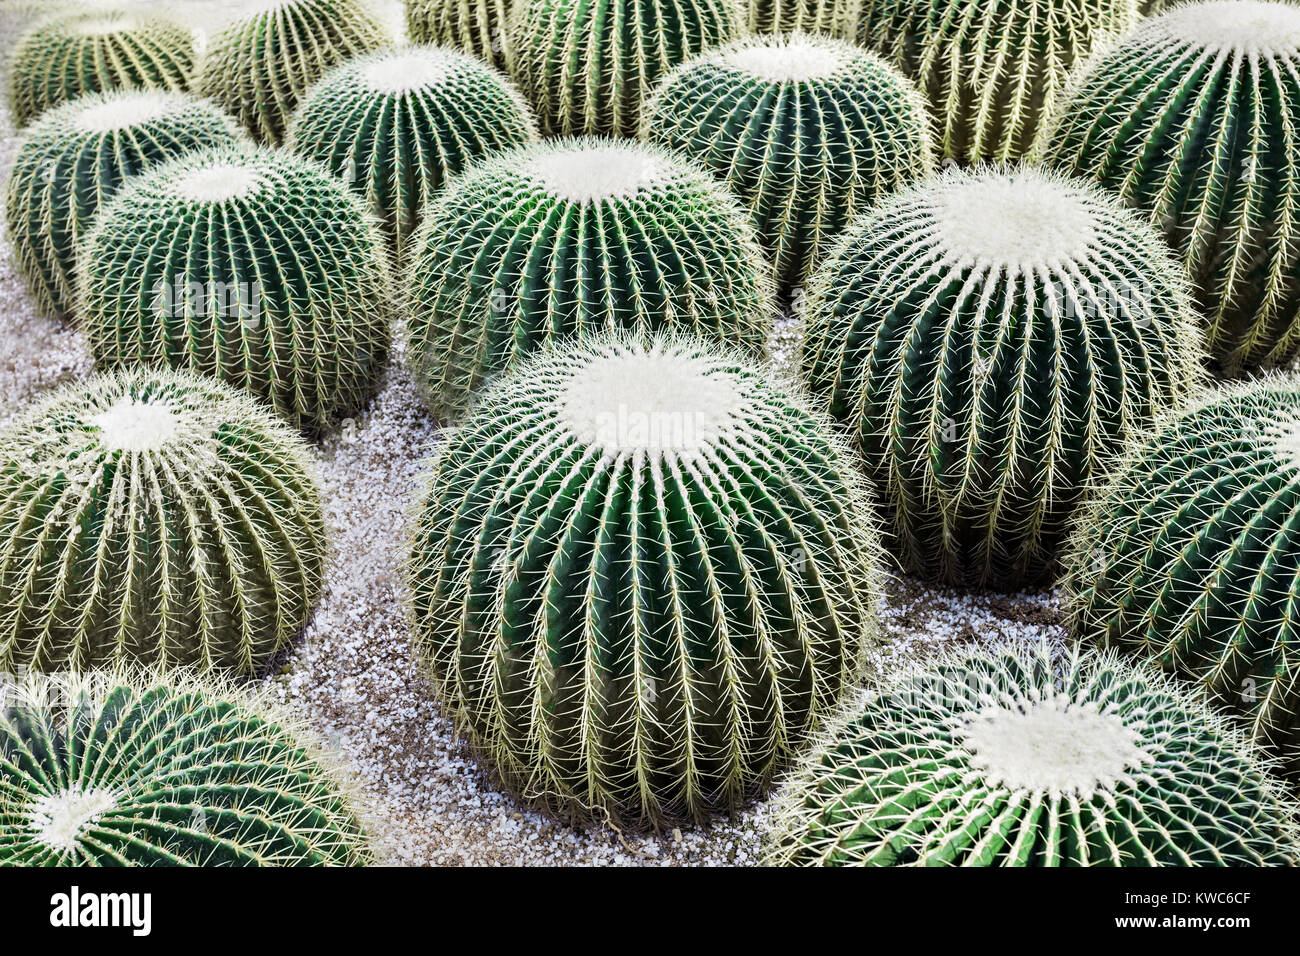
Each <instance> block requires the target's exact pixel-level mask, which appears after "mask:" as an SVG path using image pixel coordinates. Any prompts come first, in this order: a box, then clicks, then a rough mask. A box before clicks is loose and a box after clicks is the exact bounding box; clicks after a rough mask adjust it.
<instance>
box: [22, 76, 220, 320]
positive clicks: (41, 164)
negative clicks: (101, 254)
mask: <svg viewBox="0 0 1300 956" xmlns="http://www.w3.org/2000/svg"><path fill="white" fill-rule="evenodd" d="M238 137H239V132H238V130H237V129H236V127H235V125H234V123H233V122H232V121H231V119H230V118H229V117H227V116H226V115H225V114H223V113H222V112H221V111H220V110H218V109H217V108H216V107H214V106H212V105H211V104H209V103H205V102H203V101H201V100H196V99H193V98H192V97H190V96H187V95H185V94H183V93H168V92H159V91H154V90H145V91H126V92H122V91H113V92H109V93H89V94H87V95H85V96H82V97H79V98H78V99H76V100H73V101H72V102H70V103H65V104H63V105H62V106H58V107H55V108H54V109H52V110H50V111H49V112H48V113H46V114H44V115H43V116H42V117H41V118H40V120H39V121H38V122H37V123H36V124H35V125H34V126H32V127H31V129H30V130H29V131H28V133H27V136H26V137H25V139H24V140H23V143H22V145H21V147H20V148H19V150H18V156H17V158H16V159H15V160H14V168H13V172H12V174H11V175H10V177H9V183H8V185H7V187H6V190H5V218H6V223H7V225H8V229H9V236H10V240H11V241H12V242H13V246H14V253H15V260H16V261H17V264H18V269H19V272H21V273H22V275H23V277H24V278H25V279H26V280H27V282H28V284H29V285H30V286H31V288H32V292H33V294H34V295H35V297H36V305H37V308H39V309H40V311H41V312H42V313H44V314H46V315H62V314H66V313H68V312H70V311H71V309H72V300H73V295H74V288H75V286H74V280H73V268H74V266H75V263H76V245H77V242H78V241H79V239H80V237H81V235H82V234H83V233H84V232H85V231H86V229H87V228H88V227H89V224H90V221H91V219H92V218H93V217H94V215H95V213H96V212H98V211H99V208H100V207H101V206H103V204H104V203H105V202H107V201H108V200H109V199H111V198H112V197H113V196H114V195H115V194H116V193H117V191H118V189H119V187H120V186H121V185H122V182H123V180H125V179H127V178H128V177H130V176H134V175H136V174H138V173H140V172H143V171H144V170H146V169H149V168H150V167H152V166H155V165H157V164H158V163H160V162H162V161H163V160H165V159H170V158H172V157H175V156H179V155H181V154H183V153H186V152H190V151H193V150H198V149H203V148H205V147H210V146H220V145H233V144H234V143H235V142H237V141H238Z"/></svg>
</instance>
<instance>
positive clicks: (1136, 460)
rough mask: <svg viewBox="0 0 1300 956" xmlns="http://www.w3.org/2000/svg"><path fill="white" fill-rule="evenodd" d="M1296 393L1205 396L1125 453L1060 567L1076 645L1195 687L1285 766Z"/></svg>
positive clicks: (1257, 386)
mask: <svg viewBox="0 0 1300 956" xmlns="http://www.w3.org/2000/svg"><path fill="white" fill-rule="evenodd" d="M1297 435H1300V381H1297V380H1296V379H1294V378H1291V377H1277V376H1267V377H1265V378H1263V379H1261V380H1259V381H1256V382H1252V383H1248V384H1241V385H1237V386H1234V387H1232V388H1229V389H1226V390H1224V391H1221V392H1212V393H1208V394H1205V395H1203V396H1201V397H1199V398H1198V400H1197V401H1196V402H1195V403H1192V404H1191V405H1189V406H1188V407H1187V408H1186V409H1184V410H1180V411H1179V412H1177V413H1171V414H1170V415H1168V416H1166V417H1165V418H1164V419H1163V420H1162V421H1161V422H1160V423H1159V424H1158V426H1157V427H1156V428H1155V429H1154V430H1153V431H1151V432H1149V433H1148V434H1147V435H1144V436H1143V437H1142V439H1141V440H1140V441H1138V442H1135V443H1133V444H1132V446H1131V448H1130V450H1129V453H1128V454H1127V456H1126V457H1125V458H1124V459H1123V460H1122V461H1121V462H1120V463H1119V464H1117V465H1116V466H1115V468H1114V469H1113V471H1112V474H1111V478H1110V480H1109V481H1108V482H1107V484H1106V485H1105V486H1104V487H1103V488H1102V490H1101V492H1100V493H1099V494H1098V495H1097V496H1096V497H1095V499H1094V501H1093V503H1092V505H1091V507H1090V509H1089V512H1088V514H1087V520H1086V521H1081V522H1080V526H1079V530H1078V531H1077V532H1076V535H1075V538H1074V540H1073V542H1072V548H1071V555H1070V558H1069V562H1068V568H1069V576H1068V578H1067V586H1068V593H1069V602H1068V607H1069V620H1070V622H1071V625H1072V626H1073V629H1074V631H1075V633H1076V634H1077V635H1078V636H1079V637H1080V638H1082V639H1086V640H1095V641H1099V642H1103V643H1105V644H1107V645H1111V646H1116V647H1119V648H1122V649H1124V650H1126V651H1130V652H1133V653H1136V654H1141V655H1143V656H1145V657H1149V658H1151V659H1153V660H1154V661H1156V662H1158V663H1159V664H1160V665H1161V666H1163V667H1165V668H1167V669H1170V670H1173V671H1176V672H1178V673H1180V674H1184V675H1186V676H1189V677H1192V678H1195V679H1196V680H1197V681H1198V682H1199V683H1200V684H1201V685H1203V686H1205V687H1206V688H1207V689H1209V690H1210V691H1211V692H1212V693H1213V694H1214V695H1215V696H1216V698H1217V699H1218V700H1219V701H1221V702H1222V703H1223V704H1225V705H1226V706H1227V707H1229V708H1231V709H1233V710H1234V711H1236V712H1237V713H1239V714H1242V715H1243V716H1244V717H1245V719H1246V720H1247V721H1248V724H1249V727H1250V730H1251V733H1252V734H1253V735H1254V736H1255V737H1256V738H1257V739H1259V740H1261V741H1265V742H1268V743H1270V744H1272V745H1275V746H1276V747H1278V748H1279V750H1280V751H1281V752H1283V753H1285V754H1288V755H1290V751H1291V750H1292V749H1293V748H1294V745H1295V743H1296V742H1297V739H1298V738H1300V722H1298V721H1297V717H1296V715H1297V710H1298V709H1300V655H1297V652H1296V639H1295V636H1294V635H1295V630H1296V628H1297V627H1298V626H1300V614H1298V613H1297V608H1296V599H1295V594H1296V590H1297V584H1296V582H1297V581H1300V540H1297V536H1296V525H1297V520H1296V515H1297V513H1300V455H1297V449H1300V442H1297Z"/></svg>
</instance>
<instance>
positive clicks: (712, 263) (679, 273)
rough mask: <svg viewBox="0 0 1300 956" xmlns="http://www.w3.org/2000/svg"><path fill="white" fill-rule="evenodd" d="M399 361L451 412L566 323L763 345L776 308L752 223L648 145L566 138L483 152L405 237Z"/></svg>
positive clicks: (714, 186) (704, 177) (693, 170)
mask: <svg viewBox="0 0 1300 956" xmlns="http://www.w3.org/2000/svg"><path fill="white" fill-rule="evenodd" d="M409 273H410V282H411V286H412V301H411V306H410V308H409V309H408V310H407V311H408V314H409V323H408V325H409V330H410V342H411V353H412V357H413V359H414V361H415V363H416V365H417V367H418V368H419V369H420V372H421V376H422V378H423V380H424V382H425V383H426V385H427V386H428V390H429V402H430V404H431V406H432V408H433V410H434V411H435V413H436V414H438V415H439V416H441V417H443V418H444V419H446V418H452V417H455V416H456V415H458V414H459V413H460V412H462V411H463V410H464V408H465V406H466V405H467V404H468V402H469V400H470V395H471V393H472V392H473V391H474V389H476V388H477V387H478V386H479V384H480V383H481V382H482V381H483V379H484V377H485V376H486V375H488V374H490V373H492V372H496V371H499V370H501V369H503V368H506V367H507V366H509V365H510V364H511V363H512V362H514V361H515V360H517V359H518V358H520V357H522V356H524V355H527V354H529V353H531V352H534V351H536V350H537V349H539V348H541V347H542V346H544V345H546V344H547V343H549V342H551V341H553V340H555V339H558V338H561V337H564V336H566V335H569V334H572V333H576V332H587V331H591V330H601V329H609V328H625V329H632V330H635V331H638V332H642V333H644V332H651V331H655V330H657V329H684V330H691V331H698V332H703V333H708V334H712V335H715V336H717V337H718V338H721V339H725V340H727V341H729V342H732V343H735V344H737V345H740V346H743V347H745V348H748V349H750V350H752V351H756V352H757V351H761V350H762V349H763V347H764V346H765V343H766V340H767V336H768V333H769V331H770V327H771V320H772V317H773V314H774V311H775V306H774V302H773V292H772V282H771V278H770V276H769V270H768V266H767V263H766V262H765V260H764V258H763V253H762V250H761V249H760V248H759V245H758V240H757V239H756V237H755V234H754V230H753V227H752V226H751V225H750V224H749V222H748V221H747V217H746V216H745V213H744V211H743V210H742V209H741V208H740V207H739V205H738V204H737V203H736V201H735V200H734V199H733V198H732V197H731V196H730V195H728V194H727V192H726V191H725V190H724V189H723V188H722V187H721V186H720V185H719V184H718V183H717V182H716V181H715V180H714V179H713V177H711V176H710V175H709V174H708V173H707V172H705V171H704V170H703V169H700V168H698V167H696V166H695V165H694V164H692V163H690V162H688V161H686V160H685V159H683V158H681V157H678V156H677V155H676V154H673V153H670V152H669V151H668V150H665V149H663V148H661V147H657V146H651V145H646V144H639V143H633V142H624V141H615V140H601V139H586V138H583V139H575V140H558V141H556V140H552V141H549V142H544V143H538V144H535V145H527V146H522V147H519V148H518V149H514V150H511V151H509V152H505V153H500V154H497V155H495V156H493V157H490V158H488V159H486V160H484V161H483V162H482V163H480V164H478V165H477V166H475V167H473V168H472V169H470V170H469V171H468V172H467V173H465V174H464V175H463V176H461V177H459V178H458V179H455V180H453V181H452V182H451V183H450V184H448V186H447V188H446V189H445V190H444V191H443V193H442V195H441V196H440V197H439V198H438V199H437V200H436V201H435V202H434V204H433V205H432V206H431V207H430V208H429V211H428V214H427V216H426V217H425V221H424V223H423V225H422V226H421V228H420V230H419V231H418V232H417V233H416V236H415V238H414V240H413V241H412V257H411V263H410V267H409Z"/></svg>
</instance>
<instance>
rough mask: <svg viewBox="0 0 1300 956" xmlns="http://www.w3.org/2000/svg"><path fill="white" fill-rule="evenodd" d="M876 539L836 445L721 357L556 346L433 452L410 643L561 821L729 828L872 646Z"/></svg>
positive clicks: (519, 779)
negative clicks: (712, 816) (716, 823)
mask: <svg viewBox="0 0 1300 956" xmlns="http://www.w3.org/2000/svg"><path fill="white" fill-rule="evenodd" d="M875 541H876V535H875V533H874V528H873V527H872V524H871V519H870V509H869V506H868V505H867V503H866V500H865V496H864V490H863V488H862V486H861V480H860V478H859V477H858V476H857V473H856V471H855V469H854V467H853V464H852V461H851V459H850V457H849V456H848V455H847V454H846V452H845V451H844V450H842V448H841V447H840V445H839V443H838V442H837V440H836V438H835V436H834V434H833V432H832V431H831V429H830V425H829V422H827V421H824V420H823V419H822V418H821V416H820V415H819V414H817V413H814V412H812V411H810V410H809V409H808V408H807V407H806V406H805V405H804V404H803V403H802V401H801V400H800V399H799V398H798V397H796V396H795V395H794V394H792V393H791V392H789V391H788V390H787V389H786V388H785V386H783V385H781V384H779V383H778V382H777V380H775V379H774V378H773V377H772V375H771V373H770V372H767V371H764V370H762V369H761V368H760V367H759V366H757V365H755V364H751V363H750V362H749V361H748V360H747V359H743V358H741V357H740V355H739V353H736V354H732V353H729V352H727V351H725V350H723V349H722V347H720V346H717V345H712V344H706V343H704V342H703V341H701V340H696V339H688V338H664V337H655V338H654V339H653V340H652V341H650V342H648V343H647V344H636V343H635V342H634V340H632V339H627V340H623V339H620V338H609V337H604V338H599V339H597V338H592V339H588V340H586V341H582V342H569V343H566V344H564V345H563V346H562V347H557V348H555V349H551V350H548V351H547V352H546V353H543V354H541V355H539V356H534V357H533V358H532V359H531V360H529V361H528V362H527V363H525V364H523V365H521V366H520V367H519V368H517V369H516V370H514V371H513V372H511V373H509V374H507V375H505V376H503V377H502V379H501V380H499V381H498V382H497V383H496V384H494V385H493V386H491V387H489V389H488V390H487V391H486V392H485V393H484V395H483V397H482V398H481V400H480V401H479V403H478V404H477V405H476V407H475V409H474V411H473V412H472V413H471V415H470V416H469V418H468V419H467V420H466V422H465V424H464V425H463V427H461V428H458V429H456V430H454V431H453V432H451V433H449V434H448V435H447V436H446V437H445V438H444V440H443V441H442V443H441V444H440V445H439V447H438V450H437V451H436V452H435V456H434V462H433V469H432V476H431V486H430V491H429V493H428V497H427V500H426V502H425V505H424V509H423V512H422V514H421V516H420V519H419V522H418V525H417V527H416V529H415V536H414V541H413V545H412V549H413V555H412V558H411V562H410V567H409V571H408V575H409V583H410V590H411V594H412V596H413V606H414V617H415V622H416V623H415V628H416V631H415V633H416V644H417V648H418V650H419V652H420V653H421V654H422V656H423V657H424V659H425V660H426V661H427V662H428V664H429V666H430V669H431V671H432V675H433V677H434V680H435V684H436V686H437V688H438V691H439V693H440V695H441V697H442V699H443V701H444V702H445V703H446V705H447V706H449V708H450V709H451V712H452V713H453V714H454V715H455V717H456V718H457V720H458V721H459V723H460V724H461V726H463V727H464V728H465V729H466V730H468V731H469V733H470V735H471V739H472V741H473V743H474V745H475V746H476V748H477V749H478V750H479V751H480V752H481V753H482V754H484V755H485V756H486V757H487V758H488V760H489V762H490V764H491V766H492V767H493V768H494V769H495V770H496V772H498V773H499V774H500V775H501V777H502V778H503V779H504V780H505V781H506V782H507V783H508V784H510V785H511V786H513V787H515V788H516V789H517V790H519V791H520V792H521V793H522V794H523V795H524V796H525V797H527V798H535V799H537V800H539V801H541V802H543V803H546V804H548V805H550V806H551V807H552V808H555V809H569V810H572V811H575V812H577V813H579V814H584V815H585V814H592V815H596V816H599V817H602V818H605V817H612V818H615V819H641V820H650V821H654V822H662V821H664V820H671V819H676V818H679V817H691V818H698V817H700V816H701V815H702V814H704V813H706V812H707V811H708V810H710V809H714V808H725V807H735V806H736V805H737V804H738V803H739V802H740V801H741V800H742V799H744V798H745V797H746V796H748V795H750V794H751V793H753V792H755V791H757V790H759V789H761V788H762V786H763V785H764V784H765V783H766V782H767V781H768V780H769V778H770V777H771V775H772V773H773V772H774V771H776V770H778V769H779V768H780V767H781V766H782V765H783V764H785V763H786V762H787V761H788V759H789V758H790V756H791V753H792V751H793V748H795V747H796V746H797V745H798V743H799V741H800V740H801V739H802V738H803V737H804V736H805V735H806V734H807V733H808V732H809V730H810V729H811V728H813V727H814V726H815V725H816V724H817V723H818V721H819V719H820V717H821V715H822V714H824V713H826V712H827V711H828V710H829V709H830V708H832V707H833V706H834V705H835V702H836V701H837V699H838V698H839V697H840V695H841V693H842V692H843V691H844V689H845V688H846V687H847V686H849V685H850V684H851V683H852V681H853V680H854V678H855V676H856V674H857V673H858V670H859V664H860V659H861V656H862V651H863V650H864V648H865V647H867V646H868V645H869V643H870V642H871V641H872V639H873V636H874V629H875V614H876V604H877V598H878V594H879V589H880V580H879V563H878V555H877V547H876V544H875Z"/></svg>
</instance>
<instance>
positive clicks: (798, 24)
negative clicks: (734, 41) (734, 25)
mask: <svg viewBox="0 0 1300 956" xmlns="http://www.w3.org/2000/svg"><path fill="white" fill-rule="evenodd" d="M861 16H862V0H749V29H750V31H751V32H753V33H760V34H770V33H791V32H793V31H796V30H802V31H804V32H806V33H821V34H824V35H826V36H834V37H840V38H842V39H845V40H853V39H855V38H856V37H857V35H858V19H859V18H860V17H861Z"/></svg>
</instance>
